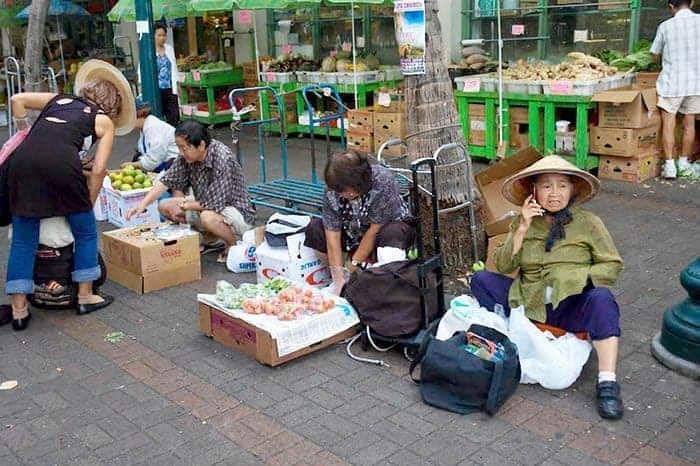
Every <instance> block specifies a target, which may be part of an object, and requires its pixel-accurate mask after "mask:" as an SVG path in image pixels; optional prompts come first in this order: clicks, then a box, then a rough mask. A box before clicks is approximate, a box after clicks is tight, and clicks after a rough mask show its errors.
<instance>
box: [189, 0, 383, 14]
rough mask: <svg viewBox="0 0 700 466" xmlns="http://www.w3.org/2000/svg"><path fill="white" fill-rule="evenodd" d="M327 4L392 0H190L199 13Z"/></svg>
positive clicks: (191, 5) (372, 2) (378, 2)
mask: <svg viewBox="0 0 700 466" xmlns="http://www.w3.org/2000/svg"><path fill="white" fill-rule="evenodd" d="M321 3H328V4H336V5H337V4H344V5H350V4H353V3H354V4H358V5H359V4H372V5H383V4H386V5H393V4H394V2H393V0H354V1H353V0H323V2H322V1H321V0H191V2H190V7H191V8H192V9H193V10H194V11H197V12H199V13H204V12H207V11H226V10H232V9H238V10H265V9H272V10H277V9H285V8H300V7H304V6H312V5H320V4H321Z"/></svg>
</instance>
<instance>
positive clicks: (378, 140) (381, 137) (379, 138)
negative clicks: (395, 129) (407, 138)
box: [374, 133, 406, 158]
mask: <svg viewBox="0 0 700 466" xmlns="http://www.w3.org/2000/svg"><path fill="white" fill-rule="evenodd" d="M390 139H395V138H394V137H389V136H387V135H385V134H383V133H379V134H375V135H374V150H375V151H377V152H378V151H379V148H380V147H381V146H382V144H384V143H385V142H387V141H388V140H390ZM405 152H406V147H405V146H403V145H398V146H391V147H387V148H386V149H384V151H383V152H382V158H395V157H399V156H401V155H403V154H404V153H405Z"/></svg>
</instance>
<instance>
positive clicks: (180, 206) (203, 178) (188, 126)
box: [126, 121, 255, 262]
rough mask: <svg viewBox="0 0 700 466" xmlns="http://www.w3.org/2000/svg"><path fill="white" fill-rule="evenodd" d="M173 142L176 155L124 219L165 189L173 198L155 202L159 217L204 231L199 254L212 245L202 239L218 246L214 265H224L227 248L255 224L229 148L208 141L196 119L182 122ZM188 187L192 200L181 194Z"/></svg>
mask: <svg viewBox="0 0 700 466" xmlns="http://www.w3.org/2000/svg"><path fill="white" fill-rule="evenodd" d="M175 143H176V144H177V147H178V150H179V152H180V156H179V157H178V158H177V159H176V160H175V162H174V163H173V165H172V166H171V167H170V168H169V169H168V170H167V171H166V172H165V174H164V175H163V177H162V178H161V179H160V181H159V182H158V183H157V184H156V185H155V186H154V187H153V189H151V191H150V192H149V193H148V194H147V195H146V197H145V198H144V199H143V201H141V203H140V204H139V205H138V206H137V207H135V208H133V209H131V210H129V212H127V214H126V218H127V219H130V218H131V217H132V216H133V215H138V214H139V213H141V212H143V211H144V210H145V209H146V208H147V206H148V205H149V204H150V203H152V202H155V201H156V200H157V199H158V198H159V197H160V196H162V195H163V194H164V193H165V192H166V191H167V190H169V189H170V190H172V193H173V197H171V198H169V199H165V200H163V201H161V202H160V204H159V205H158V210H159V211H160V214H161V215H162V216H164V217H165V218H167V219H168V220H170V221H172V222H177V223H188V224H190V225H191V226H192V227H193V228H195V229H196V230H198V231H200V232H201V233H203V234H204V236H205V242H204V243H205V244H204V245H203V247H202V248H203V251H202V252H207V250H209V246H210V245H212V244H213V243H212V242H211V241H207V237H208V239H210V240H211V239H213V240H214V243H216V242H218V243H223V245H224V250H223V251H222V252H221V254H220V255H219V257H218V259H217V262H226V254H227V253H228V249H229V248H230V247H231V246H232V245H234V244H235V243H236V240H238V239H240V238H241V236H243V233H245V232H246V231H247V230H249V229H251V228H252V225H253V223H254V222H255V208H254V207H253V205H252V204H251V202H250V196H249V195H248V191H247V190H246V185H245V179H244V178H243V170H242V169H241V166H240V165H239V164H238V162H237V161H236V158H235V156H234V155H233V153H232V152H231V150H230V149H229V148H228V146H226V145H225V144H223V143H222V142H220V141H217V140H216V139H212V138H211V135H210V134H209V131H208V130H207V128H206V127H205V126H204V125H202V124H200V123H198V122H196V121H185V122H183V123H181V124H180V125H179V126H178V127H177V129H176V130H175ZM190 189H191V190H192V194H193V196H190V195H186V194H185V193H188V191H189V190H190Z"/></svg>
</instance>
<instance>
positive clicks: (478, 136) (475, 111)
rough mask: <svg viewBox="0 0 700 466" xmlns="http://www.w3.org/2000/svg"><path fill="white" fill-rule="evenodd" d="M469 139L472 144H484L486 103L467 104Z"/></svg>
mask: <svg viewBox="0 0 700 466" xmlns="http://www.w3.org/2000/svg"><path fill="white" fill-rule="evenodd" d="M467 111H468V114H469V140H468V143H469V144H471V145H473V146H485V145H486V105H484V104H469V106H468V110H467Z"/></svg>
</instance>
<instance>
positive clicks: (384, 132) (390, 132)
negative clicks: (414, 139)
mask: <svg viewBox="0 0 700 466" xmlns="http://www.w3.org/2000/svg"><path fill="white" fill-rule="evenodd" d="M391 139H401V140H405V139H406V114H405V113H404V112H377V113H375V114H374V148H375V150H379V148H380V147H381V145H382V144H384V143H385V142H387V141H389V140H391ZM403 153H404V147H403V146H392V147H388V148H386V149H385V150H384V152H382V157H398V156H400V155H402V154H403Z"/></svg>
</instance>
